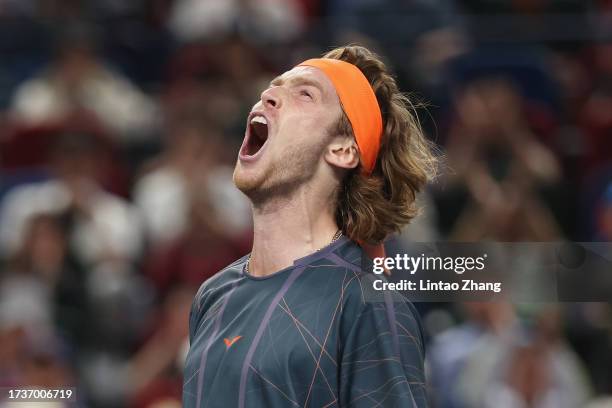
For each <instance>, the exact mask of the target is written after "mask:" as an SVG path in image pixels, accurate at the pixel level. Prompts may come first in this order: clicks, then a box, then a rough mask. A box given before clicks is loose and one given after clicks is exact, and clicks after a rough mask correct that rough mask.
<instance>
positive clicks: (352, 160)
mask: <svg viewBox="0 0 612 408" xmlns="http://www.w3.org/2000/svg"><path fill="white" fill-rule="evenodd" d="M325 161H326V162H327V163H329V164H331V165H332V166H335V167H340V168H343V169H354V168H355V167H357V165H359V149H358V148H357V144H356V143H355V140H354V139H353V138H352V137H346V136H343V137H337V138H335V139H334V141H333V142H332V143H330V144H329V146H327V149H326V151H325Z"/></svg>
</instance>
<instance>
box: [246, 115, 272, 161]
mask: <svg viewBox="0 0 612 408" xmlns="http://www.w3.org/2000/svg"><path fill="white" fill-rule="evenodd" d="M267 140H268V120H267V119H266V118H265V117H264V116H260V115H255V116H253V117H252V118H251V120H250V122H249V128H248V131H247V137H246V140H245V144H244V145H243V147H242V151H241V155H242V156H244V157H252V156H255V155H256V154H257V153H259V152H260V151H261V149H262V147H263V146H264V144H265V143H266V141H267Z"/></svg>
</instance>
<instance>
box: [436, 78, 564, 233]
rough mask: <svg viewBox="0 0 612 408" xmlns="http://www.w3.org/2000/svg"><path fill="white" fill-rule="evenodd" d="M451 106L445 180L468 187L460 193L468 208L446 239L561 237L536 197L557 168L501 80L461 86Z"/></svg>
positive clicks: (554, 180)
mask: <svg viewBox="0 0 612 408" xmlns="http://www.w3.org/2000/svg"><path fill="white" fill-rule="evenodd" d="M454 106H455V109H456V111H457V118H456V122H455V123H454V124H453V125H452V126H451V129H450V132H449V141H448V145H447V152H448V162H449V166H450V171H451V173H450V175H449V176H448V179H447V180H446V181H447V182H448V186H451V187H452V186H456V188H458V189H459V190H461V189H465V192H464V193H459V194H465V196H466V197H467V202H466V204H465V205H464V206H462V207H459V208H463V211H462V212H461V213H460V214H459V215H458V217H457V218H456V221H455V222H454V226H453V229H452V231H451V232H450V234H449V236H450V238H451V239H454V240H459V241H474V240H479V239H483V238H493V239H497V240H501V241H520V240H523V241H545V240H554V239H555V238H558V237H560V236H561V230H560V228H559V226H558V223H557V221H556V219H555V217H554V216H553V214H552V213H551V211H550V210H549V208H547V205H546V204H545V203H543V202H542V200H541V198H540V197H539V189H540V188H542V187H545V186H550V185H554V183H557V182H558V180H559V179H560V176H561V174H560V168H559V164H558V162H557V160H556V158H555V157H554V155H553V154H552V152H551V151H549V150H548V149H547V148H546V147H545V146H544V145H543V144H541V143H540V142H538V141H537V139H536V137H535V135H534V134H533V133H532V132H531V130H530V128H529V124H528V122H527V120H526V117H525V115H524V112H523V106H522V101H521V96H520V94H519V93H518V92H517V91H516V89H515V88H514V87H513V86H512V85H511V83H509V82H508V81H507V80H504V79H494V78H492V79H481V80H478V81H475V82H472V83H470V84H468V85H466V86H465V88H464V89H463V90H462V91H461V92H460V94H459V95H458V96H457V98H456V100H455V103H454ZM455 191H458V190H455ZM451 192H452V190H451ZM448 194H451V193H448ZM517 220H521V221H520V222H517Z"/></svg>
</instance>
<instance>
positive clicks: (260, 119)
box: [251, 116, 268, 125]
mask: <svg viewBox="0 0 612 408" xmlns="http://www.w3.org/2000/svg"><path fill="white" fill-rule="evenodd" d="M255 122H257V123H261V124H263V125H267V124H268V121H267V120H266V118H264V117H263V116H255V117H253V119H251V123H255Z"/></svg>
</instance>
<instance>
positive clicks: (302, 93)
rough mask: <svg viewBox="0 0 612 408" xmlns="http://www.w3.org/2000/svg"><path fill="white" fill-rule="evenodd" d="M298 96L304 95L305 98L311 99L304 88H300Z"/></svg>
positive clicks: (310, 95)
mask: <svg viewBox="0 0 612 408" xmlns="http://www.w3.org/2000/svg"><path fill="white" fill-rule="evenodd" d="M300 96H305V97H307V98H310V99H312V94H311V93H310V92H309V91H307V90H305V89H302V90H301V91H300Z"/></svg>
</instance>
